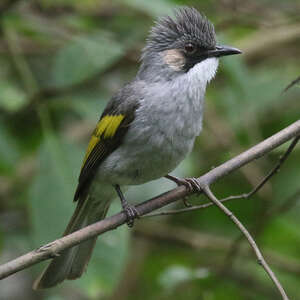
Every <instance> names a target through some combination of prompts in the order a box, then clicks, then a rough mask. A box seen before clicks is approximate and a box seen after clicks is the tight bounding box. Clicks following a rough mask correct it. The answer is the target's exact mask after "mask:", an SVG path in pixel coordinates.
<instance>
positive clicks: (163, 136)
mask: <svg viewBox="0 0 300 300" xmlns="http://www.w3.org/2000/svg"><path fill="white" fill-rule="evenodd" d="M240 53H241V51H240V50H239V49H237V48H234V47H229V46H223V45H219V44H218V43H217V39H216V34H215V30H214V26H213V24H212V23H211V22H210V21H209V20H208V19H207V17H206V16H205V15H204V14H202V13H200V12H199V11H198V10H197V9H195V8H193V7H188V6H183V7H178V8H175V10H174V12H173V15H172V16H164V17H161V18H159V19H158V20H157V21H156V23H155V24H154V25H153V27H152V28H151V30H150V32H149V35H148V38H147V40H146V45H145V47H144V48H143V50H142V54H141V59H140V61H141V63H140V66H139V70H138V72H137V75H136V77H135V78H134V79H133V80H132V81H131V82H129V83H127V84H126V85H125V86H124V87H123V88H121V89H120V90H119V91H118V92H117V93H116V94H115V95H114V96H113V97H112V98H111V100H110V101H109V102H108V104H107V106H106V108H105V109H104V111H103V113H102V115H101V117H100V119H99V121H98V123H97V125H96V128H95V129H94V131H93V133H92V136H91V139H90V142H89V144H88V147H87V151H86V154H85V157H84V159H83V163H82V167H81V171H80V175H79V179H78V185H77V189H76V191H75V195H74V201H76V202H77V207H76V209H75V212H74V214H73V216H72V218H71V220H70V222H69V224H68V226H67V228H66V230H65V232H64V235H68V234H70V233H72V232H74V231H77V230H79V229H81V228H83V227H85V226H88V225H89V224H92V223H95V222H97V221H99V220H101V219H103V218H105V216H106V213H107V211H108V209H109V206H110V204H111V201H112V200H113V199H114V198H116V197H117V196H119V198H120V199H121V204H122V208H123V210H124V212H125V213H126V215H127V222H128V225H129V226H132V225H133V220H134V219H135V218H136V217H138V213H137V211H136V209H135V208H134V206H132V205H130V204H129V203H128V202H127V200H126V198H125V196H124V194H123V192H122V189H123V188H126V187H127V186H131V185H139V184H143V183H146V182H149V181H151V180H154V179H158V178H162V177H166V178H168V179H170V180H172V181H174V182H175V183H176V184H178V185H181V184H184V185H186V186H187V187H189V188H196V187H195V180H193V178H187V179H180V178H177V177H174V176H172V175H170V174H169V173H170V172H172V171H173V170H174V169H175V168H176V166H177V165H178V164H179V163H180V162H181V161H182V160H183V159H184V158H185V157H186V156H187V155H188V154H189V153H190V152H191V151H192V148H193V144H194V141H195V139H196V137H197V136H198V135H199V134H200V132H201V129H202V118H203V108H204V107H203V106H204V96H205V90H206V86H207V84H208V83H209V82H210V81H211V80H212V79H213V78H214V77H215V74H216V71H217V68H218V61H219V58H220V57H222V56H226V55H234V54H240ZM96 239H97V237H94V238H91V239H89V240H87V241H85V242H83V243H81V244H79V245H77V246H75V247H73V248H71V249H67V250H64V251H62V252H61V253H60V255H59V256H57V257H55V258H53V260H52V261H51V262H50V264H49V265H48V267H47V268H46V269H45V270H44V272H43V273H42V274H41V275H40V277H39V278H38V279H37V280H36V281H35V283H34V285H33V288H34V289H44V288H50V287H53V286H55V285H57V284H59V283H61V282H63V281H64V280H66V279H76V278H79V277H80V276H81V275H82V274H83V273H84V271H85V270H86V268H87V265H88V262H89V260H90V258H91V255H92V251H93V248H94V245H95V243H96Z"/></svg>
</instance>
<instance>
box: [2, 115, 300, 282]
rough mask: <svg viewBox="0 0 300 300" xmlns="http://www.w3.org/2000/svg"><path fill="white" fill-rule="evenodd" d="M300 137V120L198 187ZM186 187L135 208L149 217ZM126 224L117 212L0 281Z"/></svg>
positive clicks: (12, 267) (5, 271)
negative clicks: (149, 214)
mask: <svg viewBox="0 0 300 300" xmlns="http://www.w3.org/2000/svg"><path fill="white" fill-rule="evenodd" d="M299 135H300V120H298V121H296V122H294V123H293V124H292V125H290V126H288V127H286V128H285V129H283V130H281V131H279V132H278V133H276V134H274V135H273V136H271V137H269V138H267V139H266V140H264V141H263V142H261V143H259V144H257V145H256V146H254V147H252V148H250V149H249V150H247V151H245V152H243V153H241V154H240V155H238V156H236V157H234V158H232V159H230V160H229V161H227V162H225V163H224V164H222V165H220V166H218V167H216V168H214V169H212V170H211V171H209V172H207V173H206V174H205V175H203V176H201V177H199V178H198V181H199V183H200V184H201V185H204V186H209V185H211V184H212V183H214V182H215V181H217V180H218V179H220V178H222V177H224V176H226V175H227V174H229V173H231V172H233V171H235V170H237V169H239V168H241V167H242V166H244V165H246V164H248V163H249V162H251V161H253V160H255V159H258V158H259V157H261V156H263V155H265V154H266V153H268V152H270V151H271V150H273V149H274V148H276V147H278V146H280V145H282V144H283V143H285V142H287V141H288V140H290V139H292V138H294V137H297V136H299ZM192 193H193V192H189V191H188V190H187V189H186V187H185V186H179V187H177V188H175V189H173V190H171V191H169V192H166V193H164V194H161V195H159V196H157V197H154V198H152V199H150V200H147V201H145V202H143V203H141V204H139V205H137V206H136V209H137V211H138V212H139V215H140V216H143V215H145V214H148V213H150V212H152V211H154V210H156V209H159V208H161V207H164V206H166V205H168V204H170V203H173V202H175V201H177V200H179V199H182V198H183V197H185V196H188V195H190V194H192ZM124 223H126V215H125V213H123V212H120V213H118V214H116V215H113V216H111V217H107V218H105V219H104V220H102V221H99V222H97V223H95V224H92V225H90V226H87V227H85V228H83V229H81V230H79V231H76V232H74V233H72V234H70V235H67V236H64V237H62V238H60V239H57V240H55V241H53V242H51V243H49V244H47V245H44V246H42V247H40V248H38V249H36V250H34V251H31V252H29V253H27V254H25V255H22V256H20V257H18V258H16V259H14V260H12V261H10V262H8V263H6V264H3V265H1V266H0V279H3V278H6V277H8V276H9V275H11V274H14V273H16V272H18V271H21V270H23V269H25V268H28V267H30V266H32V265H34V264H37V263H39V262H41V261H44V260H46V259H49V258H52V257H55V256H57V255H59V253H60V252H61V251H63V250H65V249H68V248H70V247H73V246H75V245H77V244H79V243H81V242H83V241H85V240H87V239H90V238H92V237H95V236H97V235H100V234H102V233H104V232H107V231H109V230H112V229H115V228H117V227H118V226H120V225H122V224H124Z"/></svg>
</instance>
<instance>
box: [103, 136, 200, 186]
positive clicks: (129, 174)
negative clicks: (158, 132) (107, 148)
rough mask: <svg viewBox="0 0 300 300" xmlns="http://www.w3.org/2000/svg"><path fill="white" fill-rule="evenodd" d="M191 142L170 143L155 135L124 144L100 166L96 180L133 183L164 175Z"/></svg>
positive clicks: (170, 169) (123, 183) (178, 160)
mask: <svg viewBox="0 0 300 300" xmlns="http://www.w3.org/2000/svg"><path fill="white" fill-rule="evenodd" d="M193 142H194V139H191V140H190V141H186V140H185V141H181V140H180V139H179V140H178V141H177V142H170V141H168V140H166V139H164V138H161V139H159V137H157V136H155V137H149V138H148V139H147V140H146V139H145V140H144V141H143V143H139V144H136V143H124V144H123V145H122V146H121V147H120V148H119V149H117V150H115V151H114V152H113V153H112V154H111V155H110V156H109V157H108V158H107V159H106V160H105V161H103V163H102V164H101V165H100V167H99V170H98V173H97V181H102V182H109V183H112V184H120V185H136V184H142V183H145V182H148V181H151V180H154V179H157V178H160V177H163V176H165V175H166V174H168V173H169V172H171V171H172V170H174V169H175V168H176V166H177V165H178V164H179V163H180V162H181V161H182V160H183V159H184V157H185V156H186V155H187V154H188V153H189V152H190V150H191V148H192V146H193Z"/></svg>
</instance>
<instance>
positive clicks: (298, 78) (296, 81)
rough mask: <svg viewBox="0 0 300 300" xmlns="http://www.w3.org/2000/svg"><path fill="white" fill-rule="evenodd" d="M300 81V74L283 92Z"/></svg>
mask: <svg viewBox="0 0 300 300" xmlns="http://www.w3.org/2000/svg"><path fill="white" fill-rule="evenodd" d="M297 83H300V76H299V77H297V78H296V79H295V80H293V81H292V82H291V83H290V84H289V85H288V86H287V87H286V88H285V89H284V90H283V91H282V93H285V92H286V91H287V90H289V89H290V88H291V87H292V86H294V85H295V84H297Z"/></svg>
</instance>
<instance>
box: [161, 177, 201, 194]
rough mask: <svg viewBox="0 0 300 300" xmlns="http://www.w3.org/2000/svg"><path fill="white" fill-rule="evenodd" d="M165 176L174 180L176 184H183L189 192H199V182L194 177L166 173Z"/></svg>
mask: <svg viewBox="0 0 300 300" xmlns="http://www.w3.org/2000/svg"><path fill="white" fill-rule="evenodd" d="M166 178H168V179H170V180H172V181H173V182H175V183H176V184H177V185H178V186H180V185H184V186H185V187H186V188H187V189H188V191H189V192H201V190H202V188H201V185H200V183H199V182H198V180H197V179H196V178H195V177H191V178H178V177H175V176H172V175H167V176H166Z"/></svg>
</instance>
